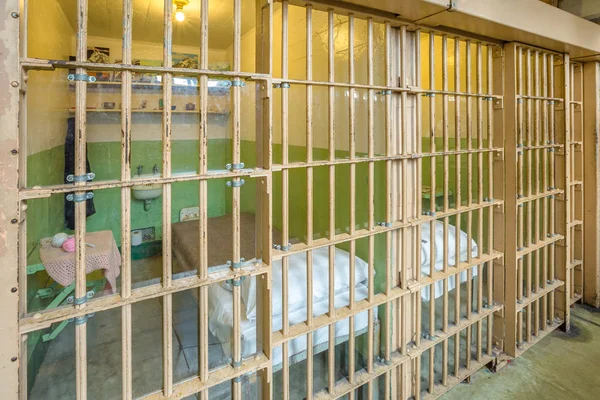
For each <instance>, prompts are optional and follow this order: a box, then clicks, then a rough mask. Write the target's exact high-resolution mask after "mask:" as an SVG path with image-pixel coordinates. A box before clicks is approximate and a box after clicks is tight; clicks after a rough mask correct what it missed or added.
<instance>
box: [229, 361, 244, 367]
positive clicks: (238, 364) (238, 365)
mask: <svg viewBox="0 0 600 400" xmlns="http://www.w3.org/2000/svg"><path fill="white" fill-rule="evenodd" d="M231 366H232V367H233V368H239V367H241V366H242V362H241V361H232V362H231Z"/></svg>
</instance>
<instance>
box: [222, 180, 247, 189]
mask: <svg viewBox="0 0 600 400" xmlns="http://www.w3.org/2000/svg"><path fill="white" fill-rule="evenodd" d="M244 183H246V181H244V180H243V179H240V180H239V181H227V182H226V183H225V184H226V185H227V187H234V188H237V187H241V186H242V185H243V184H244Z"/></svg>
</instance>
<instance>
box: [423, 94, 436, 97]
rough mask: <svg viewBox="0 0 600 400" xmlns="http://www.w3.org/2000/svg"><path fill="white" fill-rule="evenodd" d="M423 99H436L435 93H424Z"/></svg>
mask: <svg viewBox="0 0 600 400" xmlns="http://www.w3.org/2000/svg"><path fill="white" fill-rule="evenodd" d="M423 97H435V93H423Z"/></svg>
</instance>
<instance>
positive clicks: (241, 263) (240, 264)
mask: <svg viewBox="0 0 600 400" xmlns="http://www.w3.org/2000/svg"><path fill="white" fill-rule="evenodd" d="M245 262H246V259H245V258H240V261H239V262H231V261H227V263H226V264H227V266H228V267H231V268H233V269H240V268H242V267H243V266H244V264H245Z"/></svg>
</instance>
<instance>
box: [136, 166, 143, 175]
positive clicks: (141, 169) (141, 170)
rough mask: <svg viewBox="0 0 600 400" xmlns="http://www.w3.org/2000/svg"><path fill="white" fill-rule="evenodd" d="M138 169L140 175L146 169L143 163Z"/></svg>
mask: <svg viewBox="0 0 600 400" xmlns="http://www.w3.org/2000/svg"><path fill="white" fill-rule="evenodd" d="M137 171H138V176H141V175H142V172H143V171H144V166H143V165H138V167H137Z"/></svg>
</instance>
